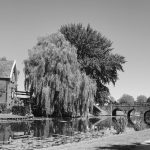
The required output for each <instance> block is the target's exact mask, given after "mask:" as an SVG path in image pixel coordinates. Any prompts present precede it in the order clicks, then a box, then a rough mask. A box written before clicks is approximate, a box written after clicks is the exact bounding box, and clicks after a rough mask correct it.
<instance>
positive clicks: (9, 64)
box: [0, 60, 16, 79]
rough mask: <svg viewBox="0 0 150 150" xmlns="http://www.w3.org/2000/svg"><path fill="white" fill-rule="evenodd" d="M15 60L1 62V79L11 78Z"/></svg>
mask: <svg viewBox="0 0 150 150" xmlns="http://www.w3.org/2000/svg"><path fill="white" fill-rule="evenodd" d="M15 64H16V63H15V61H14V60H0V79H1V78H7V79H9V78H11V74H12V70H13V68H14V66H15Z"/></svg>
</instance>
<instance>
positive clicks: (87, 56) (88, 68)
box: [60, 24, 125, 104]
mask: <svg viewBox="0 0 150 150" xmlns="http://www.w3.org/2000/svg"><path fill="white" fill-rule="evenodd" d="M60 32H61V33H62V34H63V35H64V36H65V38H66V39H67V40H68V41H69V42H70V43H71V45H73V46H75V47H76V48H77V59H78V62H79V64H80V70H81V71H84V72H85V73H86V75H88V76H89V77H90V78H93V79H95V80H96V83H97V92H96V99H95V100H96V101H97V102H99V103H100V104H102V103H103V102H104V101H105V100H106V99H108V95H109V89H108V87H107V86H106V84H109V83H113V84H115V82H116V81H117V79H118V73H117V72H118V71H123V67H122V65H123V64H124V63H125V58H124V57H123V56H120V55H118V54H112V50H113V48H112V42H111V41H110V40H108V39H107V38H106V37H104V36H102V34H101V33H99V32H97V31H96V30H93V29H92V28H91V27H90V25H88V26H87V27H83V26H82V24H69V25H64V26H62V27H61V28H60Z"/></svg>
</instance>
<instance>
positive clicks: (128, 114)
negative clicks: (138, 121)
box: [127, 108, 135, 119]
mask: <svg viewBox="0 0 150 150" xmlns="http://www.w3.org/2000/svg"><path fill="white" fill-rule="evenodd" d="M134 110H135V109H134V108H133V109H130V110H129V111H128V112H127V118H128V119H130V115H131V112H133V111H134Z"/></svg>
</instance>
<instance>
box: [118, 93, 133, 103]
mask: <svg viewBox="0 0 150 150" xmlns="http://www.w3.org/2000/svg"><path fill="white" fill-rule="evenodd" d="M118 102H119V104H127V105H133V104H134V98H133V96H131V95H128V94H123V95H122V97H120V98H119V99H118Z"/></svg>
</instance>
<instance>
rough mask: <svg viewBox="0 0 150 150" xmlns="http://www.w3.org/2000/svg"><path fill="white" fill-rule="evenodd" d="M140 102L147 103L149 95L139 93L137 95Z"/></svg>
mask: <svg viewBox="0 0 150 150" xmlns="http://www.w3.org/2000/svg"><path fill="white" fill-rule="evenodd" d="M136 101H137V102H138V103H145V102H147V97H146V96H145V95H139V96H138V97H137V100H136Z"/></svg>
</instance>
